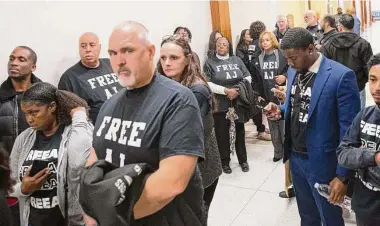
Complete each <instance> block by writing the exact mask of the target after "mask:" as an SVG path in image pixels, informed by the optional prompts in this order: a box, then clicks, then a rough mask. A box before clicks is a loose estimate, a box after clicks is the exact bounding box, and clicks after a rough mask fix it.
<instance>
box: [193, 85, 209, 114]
mask: <svg viewBox="0 0 380 226" xmlns="http://www.w3.org/2000/svg"><path fill="white" fill-rule="evenodd" d="M191 91H193V93H194V96H195V98H196V99H197V102H198V106H199V109H200V112H201V117H202V118H204V117H206V115H207V113H208V112H209V110H210V107H211V106H210V101H209V99H208V98H207V97H208V96H209V95H210V92H209V91H208V89H207V88H206V86H204V85H195V86H194V87H192V88H191Z"/></svg>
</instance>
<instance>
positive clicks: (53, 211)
mask: <svg viewBox="0 0 380 226" xmlns="http://www.w3.org/2000/svg"><path fill="white" fill-rule="evenodd" d="M63 130H64V126H60V127H59V128H58V130H57V131H56V132H55V134H54V135H52V136H49V137H46V136H45V135H44V134H43V133H42V132H39V131H38V132H37V134H36V141H35V142H34V145H33V147H32V149H31V150H30V151H29V154H28V156H27V158H26V159H25V161H24V163H23V164H22V169H21V172H20V179H22V177H23V176H24V174H25V172H26V170H27V169H28V168H29V167H31V165H32V163H33V160H49V164H48V168H49V169H50V175H49V176H48V178H47V180H46V181H45V183H44V184H43V185H42V186H41V188H40V190H38V191H35V192H33V193H32V194H31V195H30V214H29V224H28V225H29V226H45V225H57V226H61V225H62V226H63V225H65V224H64V222H65V220H64V218H63V215H62V213H61V210H60V208H59V206H58V197H57V162H58V150H59V146H60V144H61V141H62V134H63Z"/></svg>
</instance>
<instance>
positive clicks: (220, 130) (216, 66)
mask: <svg viewBox="0 0 380 226" xmlns="http://www.w3.org/2000/svg"><path fill="white" fill-rule="evenodd" d="M229 49H230V45H229V42H228V40H227V39H226V38H223V37H222V38H219V39H218V40H217V42H216V54H215V56H213V57H211V58H209V59H207V61H206V63H205V65H204V68H203V71H204V73H205V74H206V76H207V77H208V81H209V82H208V84H209V86H210V88H211V90H212V91H213V93H215V97H216V100H217V104H218V108H217V110H216V112H215V113H214V121H215V133H216V139H217V141H218V147H219V152H220V156H221V159H222V167H223V172H224V173H227V174H229V173H231V172H232V170H231V168H230V160H231V159H230V151H231V150H230V135H229V128H230V121H229V120H227V119H226V113H227V111H228V108H229V107H230V106H233V107H235V109H236V100H235V99H236V98H237V97H238V96H239V92H238V90H237V89H236V88H234V86H236V85H238V84H239V83H240V82H241V81H242V80H243V79H247V80H248V81H249V82H250V81H251V75H250V74H249V72H248V70H247V68H246V67H245V65H244V63H243V61H242V60H241V59H240V58H239V57H237V56H233V55H230V52H229ZM235 146H236V153H237V157H238V160H239V164H240V166H241V168H242V170H243V172H248V171H249V165H248V163H247V150H246V147H245V128H244V123H243V122H241V121H236V142H235Z"/></svg>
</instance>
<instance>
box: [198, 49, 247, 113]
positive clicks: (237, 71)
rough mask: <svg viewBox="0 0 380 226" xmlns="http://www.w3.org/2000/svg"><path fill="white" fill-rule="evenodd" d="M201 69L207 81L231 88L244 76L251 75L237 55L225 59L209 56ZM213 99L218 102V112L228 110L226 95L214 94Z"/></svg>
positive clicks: (228, 104)
mask: <svg viewBox="0 0 380 226" xmlns="http://www.w3.org/2000/svg"><path fill="white" fill-rule="evenodd" d="M203 70H204V72H205V74H206V76H207V77H208V80H209V82H212V83H215V84H217V85H220V86H224V87H226V88H232V87H233V86H235V85H238V84H239V82H241V81H242V80H243V79H244V78H245V77H248V76H251V74H250V73H249V71H248V69H247V68H246V67H245V65H244V63H243V61H242V60H241V59H240V58H239V57H237V56H230V57H229V58H228V59H226V60H222V59H219V58H217V57H212V58H209V59H207V61H206V63H205V65H204V69H203ZM215 99H216V100H217V102H218V112H223V111H227V110H228V107H230V100H229V99H228V98H227V96H226V95H221V94H215Z"/></svg>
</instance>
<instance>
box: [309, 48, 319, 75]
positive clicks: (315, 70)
mask: <svg viewBox="0 0 380 226" xmlns="http://www.w3.org/2000/svg"><path fill="white" fill-rule="evenodd" d="M318 55H319V57H318V59H317V60H316V61H315V62H314V64H313V65H311V66H310V67H309V71H310V72H313V73H315V74H317V73H318V71H319V68H320V67H321V62H322V54H321V53H318Z"/></svg>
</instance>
